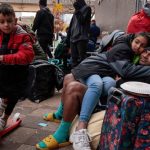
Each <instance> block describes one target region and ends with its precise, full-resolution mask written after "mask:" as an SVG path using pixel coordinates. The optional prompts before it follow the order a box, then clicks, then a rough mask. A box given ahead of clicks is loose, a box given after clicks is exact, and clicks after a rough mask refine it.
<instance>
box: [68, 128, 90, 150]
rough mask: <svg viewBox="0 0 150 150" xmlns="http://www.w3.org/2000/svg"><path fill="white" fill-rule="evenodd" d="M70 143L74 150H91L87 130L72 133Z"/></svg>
mask: <svg viewBox="0 0 150 150" xmlns="http://www.w3.org/2000/svg"><path fill="white" fill-rule="evenodd" d="M70 142H71V143H73V148H74V150H92V149H91V146H90V142H91V138H90V136H89V134H88V132H87V129H81V130H78V131H75V132H74V133H72V134H71V136H70Z"/></svg>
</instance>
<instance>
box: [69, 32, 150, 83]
mask: <svg viewBox="0 0 150 150" xmlns="http://www.w3.org/2000/svg"><path fill="white" fill-rule="evenodd" d="M133 38H134V35H133V34H132V35H126V36H123V37H122V38H120V39H119V40H118V42H117V44H116V45H114V46H113V47H112V49H111V50H110V51H107V52H105V53H101V54H98V55H96V56H90V57H88V58H86V59H85V60H84V61H82V62H81V63H80V64H79V65H78V66H77V67H75V68H74V69H72V73H73V75H74V77H75V79H76V80H80V78H84V77H88V76H90V75H93V74H98V75H100V76H101V77H104V76H111V77H115V76H116V75H117V74H118V75H120V76H121V77H122V78H126V79H128V80H133V79H134V80H137V81H142V80H143V79H142V78H141V77H145V78H148V79H147V82H148V80H149V78H150V67H148V66H141V65H139V66H135V65H133V64H132V59H133V56H134V53H133V51H132V49H131V41H132V40H133ZM143 68H145V69H143ZM147 68H149V70H146V69H147ZM138 69H139V70H138ZM146 73H147V74H148V75H147V74H146ZM149 82H150V80H149Z"/></svg>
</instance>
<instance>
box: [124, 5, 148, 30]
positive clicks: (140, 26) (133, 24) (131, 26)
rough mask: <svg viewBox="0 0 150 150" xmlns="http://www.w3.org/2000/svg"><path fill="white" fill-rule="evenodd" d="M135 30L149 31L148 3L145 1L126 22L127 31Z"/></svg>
mask: <svg viewBox="0 0 150 150" xmlns="http://www.w3.org/2000/svg"><path fill="white" fill-rule="evenodd" d="M137 32H150V3H146V4H145V5H144V7H143V9H141V11H140V12H138V13H136V14H134V15H133V16H132V17H131V18H130V20H129V22H128V26H127V33H137Z"/></svg>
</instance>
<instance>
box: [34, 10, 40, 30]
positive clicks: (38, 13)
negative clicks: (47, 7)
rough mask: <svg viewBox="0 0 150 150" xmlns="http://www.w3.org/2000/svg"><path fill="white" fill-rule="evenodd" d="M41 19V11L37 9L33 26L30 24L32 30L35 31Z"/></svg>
mask: <svg viewBox="0 0 150 150" xmlns="http://www.w3.org/2000/svg"><path fill="white" fill-rule="evenodd" d="M41 21H42V12H41V11H38V12H37V13H36V16H35V19H34V21H33V26H32V30H33V31H34V32H35V31H36V30H37V29H38V28H39V26H40V22H41Z"/></svg>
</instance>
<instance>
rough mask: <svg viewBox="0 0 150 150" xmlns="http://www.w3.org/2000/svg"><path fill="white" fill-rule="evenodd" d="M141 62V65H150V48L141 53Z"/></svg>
mask: <svg viewBox="0 0 150 150" xmlns="http://www.w3.org/2000/svg"><path fill="white" fill-rule="evenodd" d="M140 64H141V65H150V50H149V51H148V50H147V51H144V52H143V53H142V54H141V55H140Z"/></svg>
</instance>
